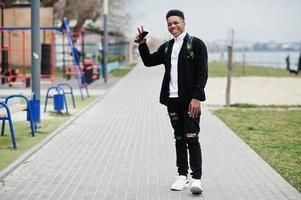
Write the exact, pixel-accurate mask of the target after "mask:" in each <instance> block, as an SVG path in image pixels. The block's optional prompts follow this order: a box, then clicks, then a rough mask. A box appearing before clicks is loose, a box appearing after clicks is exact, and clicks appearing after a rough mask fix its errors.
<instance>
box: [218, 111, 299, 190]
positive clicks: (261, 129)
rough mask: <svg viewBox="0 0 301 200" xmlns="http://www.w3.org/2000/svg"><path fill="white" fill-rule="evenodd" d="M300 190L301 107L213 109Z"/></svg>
mask: <svg viewBox="0 0 301 200" xmlns="http://www.w3.org/2000/svg"><path fill="white" fill-rule="evenodd" d="M213 113H214V114H215V115H217V116H218V117H219V118H220V119H221V120H222V121H224V122H225V123H226V124H227V125H228V126H229V127H230V128H231V129H233V130H234V132H235V133H237V134H238V135H239V137H241V138H242V139H243V140H244V141H245V142H246V143H247V144H249V145H250V146H251V147H252V148H253V149H254V150H255V151H256V152H257V153H258V154H259V155H260V156H261V157H262V158H263V159H264V160H265V161H267V162H268V163H269V164H270V165H271V166H272V167H273V168H274V169H275V170H276V171H277V172H278V173H280V174H281V175H282V176H283V177H284V178H285V179H286V180H287V181H288V182H289V183H290V184H292V185H293V186H294V187H295V188H296V189H297V190H299V191H300V192H301V167H300V166H301V156H300V155H301V110H300V108H298V107H293V108H288V107H279V108H277V107H275V106H272V107H267V106H265V107H256V106H255V107H254V106H253V107H252V106H249V107H243V106H241V105H240V106H239V107H230V108H222V109H219V110H215V111H214V112H213Z"/></svg>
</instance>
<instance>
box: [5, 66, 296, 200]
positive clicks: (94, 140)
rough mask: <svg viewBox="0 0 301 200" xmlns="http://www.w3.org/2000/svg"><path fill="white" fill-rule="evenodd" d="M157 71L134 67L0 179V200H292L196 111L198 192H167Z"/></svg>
mask: <svg viewBox="0 0 301 200" xmlns="http://www.w3.org/2000/svg"><path fill="white" fill-rule="evenodd" d="M162 76H163V68H162V67H157V68H151V69H146V68H144V67H142V66H141V65H140V66H137V67H136V68H135V70H134V71H132V72H131V73H130V74H129V75H128V76H127V77H126V78H124V79H123V80H121V81H120V82H118V83H117V85H115V86H114V87H113V89H112V90H111V91H110V92H109V93H108V94H107V95H106V96H105V97H104V98H103V99H101V100H100V101H99V102H98V103H96V104H94V105H93V106H92V107H91V108H90V109H89V110H88V111H86V112H85V113H83V114H82V115H81V116H80V117H79V118H77V119H76V120H75V121H73V122H72V124H71V125H69V126H68V127H66V128H65V129H64V130H62V131H61V133H60V134H58V135H57V136H56V137H55V138H53V139H52V140H51V141H50V142H49V143H47V144H46V145H45V146H44V147H43V148H42V149H40V150H39V151H38V152H37V153H35V154H34V155H33V156H32V157H30V158H29V159H28V160H27V161H25V162H24V163H23V164H22V165H20V166H19V167H18V168H17V169H16V170H15V171H13V172H12V173H11V174H10V175H9V176H7V177H6V178H5V179H4V180H3V181H2V183H1V184H0V199H3V200H4V199H6V200H14V199H18V200H19V199H30V200H32V199H97V200H99V199H100V200H102V199H108V200H114V199H116V200H119V199H128V200H133V199H137V200H146V199H149V200H157V199H161V200H177V199H196V198H197V199H206V200H207V199H208V200H209V199H215V200H222V199H229V200H230V199H231V200H233V199H239V200H240V199H250V200H251V199H254V200H255V199H256V200H257V199H262V200H269V199H271V200H274V199H277V200H282V199H295V200H300V199H301V195H300V193H299V192H298V191H297V190H296V189H295V188H293V187H292V186H291V185H289V184H288V183H287V182H286V181H285V180H284V179H283V178H282V177H281V176H280V175H279V174H277V173H276V172H275V171H274V170H273V169H272V168H271V167H270V166H269V165H268V164H266V163H265V162H264V161H263V160H262V159H261V158H260V157H259V156H258V155H257V154H256V153H255V152H254V151H253V150H251V149H250V148H249V147H248V146H247V145H246V144H245V143H244V142H243V141H242V140H241V139H239V138H238V137H237V136H236V135H235V134H234V133H233V132H232V131H231V130H230V129H229V128H228V127H227V126H225V125H224V124H223V123H222V122H221V121H220V120H218V119H217V118H216V117H214V116H213V115H212V114H211V113H209V112H208V111H206V108H203V115H202V120H201V137H200V142H201V144H202V149H203V163H204V176H203V187H204V189H205V192H204V193H203V195H201V196H193V195H191V194H190V192H189V190H188V189H187V190H184V191H181V192H174V191H170V189H169V187H170V184H171V183H172V182H173V181H174V180H175V176H176V167H175V149H174V139H173V133H172V129H171V126H170V124H169V119H168V115H167V111H166V108H165V107H164V106H161V105H160V104H159V103H158V98H159V89H160V84H161V79H162Z"/></svg>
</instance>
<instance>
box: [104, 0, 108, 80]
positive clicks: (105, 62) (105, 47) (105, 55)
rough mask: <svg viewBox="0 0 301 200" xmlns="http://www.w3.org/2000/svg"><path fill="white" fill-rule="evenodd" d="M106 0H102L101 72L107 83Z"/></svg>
mask: <svg viewBox="0 0 301 200" xmlns="http://www.w3.org/2000/svg"><path fill="white" fill-rule="evenodd" d="M108 7H109V6H108V0H104V1H103V30H104V37H103V67H104V69H103V73H104V81H105V83H107V79H108V78H107V63H108Z"/></svg>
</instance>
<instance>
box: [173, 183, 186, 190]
mask: <svg viewBox="0 0 301 200" xmlns="http://www.w3.org/2000/svg"><path fill="white" fill-rule="evenodd" d="M188 187H189V183H188V182H187V183H186V184H185V186H184V187H183V188H182V189H176V188H170V190H172V191H181V190H184V189H185V188H188Z"/></svg>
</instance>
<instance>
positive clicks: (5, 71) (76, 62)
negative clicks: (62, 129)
mask: <svg viewBox="0 0 301 200" xmlns="http://www.w3.org/2000/svg"><path fill="white" fill-rule="evenodd" d="M26 30H31V28H30V27H2V28H0V31H8V32H9V33H10V32H11V31H23V32H24V31H26ZM41 30H43V31H60V32H65V34H66V37H67V40H68V44H69V47H70V49H71V55H72V61H73V66H72V67H73V68H72V69H73V71H74V75H75V76H76V79H77V83H78V86H79V89H80V93H81V98H82V99H84V96H83V92H82V89H85V90H86V93H87V96H89V93H88V87H87V85H88V84H87V81H86V78H85V76H84V73H83V70H82V67H81V64H80V59H79V55H78V50H77V49H76V47H75V45H74V43H73V40H72V33H71V30H70V27H69V23H68V20H67V18H66V17H65V18H64V19H63V25H62V26H61V27H41ZM9 35H10V34H9ZM52 35H53V34H52ZM24 37H25V36H24ZM8 38H9V39H8V41H9V42H8V45H9V44H10V37H8ZM52 39H53V40H54V36H53V37H52ZM52 45H54V42H52ZM45 48H46V47H45ZM1 50H4V51H6V52H7V60H8V61H10V62H6V63H7V65H9V64H8V63H12V50H13V48H11V47H10V46H8V47H7V48H3V49H1ZM15 50H18V51H19V50H20V49H15ZM25 50H27V51H29V50H30V49H28V48H26V47H25V45H23V47H22V51H23V52H24V53H23V54H22V59H23V60H25V59H26V58H27V56H26V51H25ZM42 50H43V47H42ZM53 51H54V47H53V46H52V50H51V55H52V57H51V58H52V61H51V66H52V68H51V74H52V75H50V76H49V75H48V77H50V78H52V79H54V56H53V55H54V53H53ZM49 53H50V52H48V54H49ZM29 57H30V56H29ZM23 63H25V62H23ZM42 63H43V59H42ZM48 63H49V62H48ZM2 66H4V67H2V68H1V73H0V74H1V75H0V76H1V77H0V79H1V80H2V83H3V82H5V81H7V82H8V83H9V84H12V82H13V81H15V80H16V79H17V78H21V79H22V80H23V81H25V82H26V81H27V82H28V80H29V77H30V75H29V74H27V73H26V72H23V73H22V75H21V73H20V70H19V69H13V67H12V65H10V66H9V67H5V63H2ZM23 69H24V68H23ZM41 71H42V77H43V70H41ZM48 71H49V70H48ZM44 77H46V76H44Z"/></svg>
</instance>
